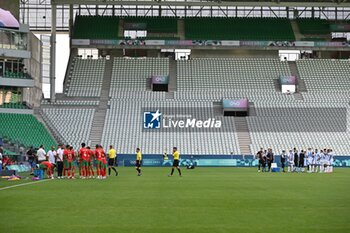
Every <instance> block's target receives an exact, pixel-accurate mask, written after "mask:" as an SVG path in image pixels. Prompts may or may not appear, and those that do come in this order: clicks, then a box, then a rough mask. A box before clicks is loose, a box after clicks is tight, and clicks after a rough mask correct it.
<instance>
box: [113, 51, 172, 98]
mask: <svg viewBox="0 0 350 233" xmlns="http://www.w3.org/2000/svg"><path fill="white" fill-rule="evenodd" d="M151 75H169V59H168V58H153V57H149V58H115V59H114V64H113V71H112V80H111V87H110V96H111V97H112V98H113V97H114V95H118V92H119V91H121V90H125V91H132V90H146V89H147V88H148V89H149V88H150V86H149V78H150V77H151Z"/></svg>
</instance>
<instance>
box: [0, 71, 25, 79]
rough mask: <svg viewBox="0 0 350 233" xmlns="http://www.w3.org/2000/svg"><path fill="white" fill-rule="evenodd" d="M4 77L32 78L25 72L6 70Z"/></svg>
mask: <svg viewBox="0 0 350 233" xmlns="http://www.w3.org/2000/svg"><path fill="white" fill-rule="evenodd" d="M3 77H4V78H20V79H31V77H30V76H29V74H25V73H23V72H11V71H5V75H4V76H3Z"/></svg>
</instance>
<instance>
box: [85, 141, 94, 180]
mask: <svg viewBox="0 0 350 233" xmlns="http://www.w3.org/2000/svg"><path fill="white" fill-rule="evenodd" d="M86 148H87V149H88V152H89V167H88V176H89V178H95V173H94V152H93V151H92V150H91V148H90V147H89V146H88V147H86Z"/></svg>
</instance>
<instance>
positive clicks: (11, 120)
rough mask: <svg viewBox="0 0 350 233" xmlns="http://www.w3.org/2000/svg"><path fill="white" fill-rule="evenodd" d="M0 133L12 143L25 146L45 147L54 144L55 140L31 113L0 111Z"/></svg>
mask: <svg viewBox="0 0 350 233" xmlns="http://www.w3.org/2000/svg"><path fill="white" fill-rule="evenodd" d="M0 122H1V127H0V135H1V136H2V137H3V138H8V139H9V140H11V141H12V142H14V143H17V142H18V143H19V144H21V145H24V146H26V147H29V146H35V147H39V146H40V144H43V145H45V146H46V147H48V146H51V145H56V142H55V141H54V139H53V138H52V137H51V135H50V134H49V133H48V132H47V130H46V128H45V127H44V125H43V124H42V123H40V122H39V121H38V120H37V119H36V118H35V117H34V116H33V115H27V114H7V113H0Z"/></svg>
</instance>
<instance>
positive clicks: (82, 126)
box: [42, 108, 95, 149]
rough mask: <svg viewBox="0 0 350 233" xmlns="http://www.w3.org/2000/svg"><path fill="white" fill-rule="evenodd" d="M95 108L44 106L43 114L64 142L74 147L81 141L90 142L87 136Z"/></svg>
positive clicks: (78, 145) (77, 146)
mask: <svg viewBox="0 0 350 233" xmlns="http://www.w3.org/2000/svg"><path fill="white" fill-rule="evenodd" d="M94 113H95V109H85V108H84V109H83V108H82V109H80V108H79V109H72V108H44V109H43V110H42V114H43V116H44V117H45V118H46V119H47V123H48V124H49V125H50V126H51V127H53V128H54V129H55V130H57V131H58V132H59V134H60V135H61V136H62V137H63V138H64V140H65V141H64V142H63V143H65V144H69V145H72V146H73V147H74V148H75V149H76V148H79V147H80V144H81V143H82V142H85V143H87V144H89V143H90V141H89V136H90V130H91V126H92V121H93V117H94Z"/></svg>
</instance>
